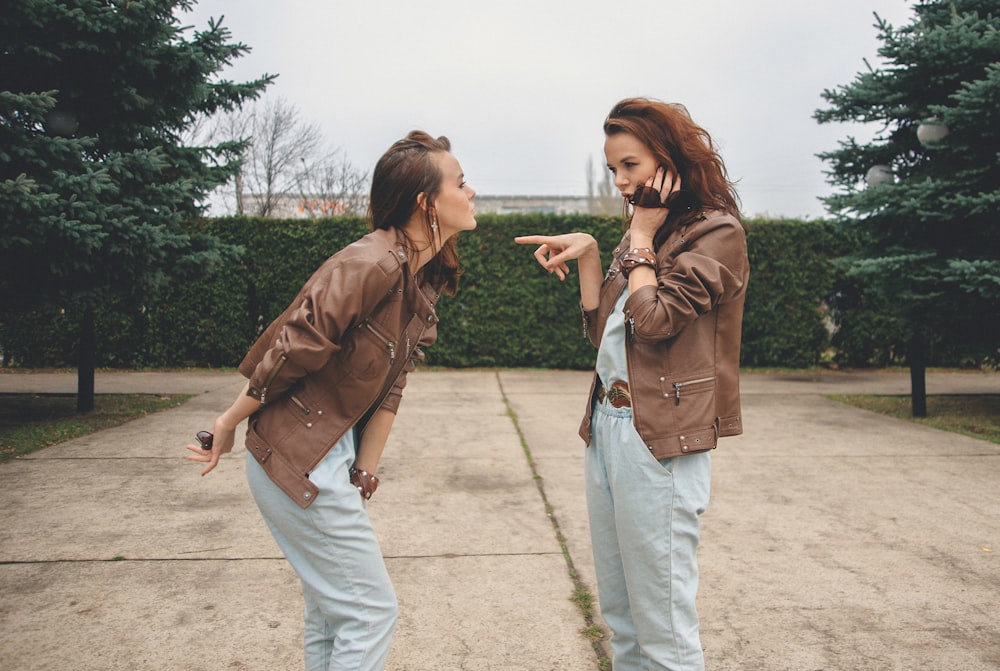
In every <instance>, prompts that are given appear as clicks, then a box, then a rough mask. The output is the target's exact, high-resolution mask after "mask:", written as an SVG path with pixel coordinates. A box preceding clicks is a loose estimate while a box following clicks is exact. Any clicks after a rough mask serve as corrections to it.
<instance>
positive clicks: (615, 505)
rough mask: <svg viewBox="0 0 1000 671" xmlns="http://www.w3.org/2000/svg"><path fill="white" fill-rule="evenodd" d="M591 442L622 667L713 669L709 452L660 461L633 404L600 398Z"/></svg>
mask: <svg viewBox="0 0 1000 671" xmlns="http://www.w3.org/2000/svg"><path fill="white" fill-rule="evenodd" d="M591 428H592V430H593V433H592V437H591V443H590V447H588V448H587V452H586V481H587V485H586V486H587V509H588V512H589V514H590V533H591V541H592V544H593V549H594V565H595V569H596V571H597V592H598V598H599V600H600V606H601V615H602V616H603V617H604V621H605V622H607V623H608V626H609V627H611V630H612V636H611V647H612V650H613V651H614V669H615V671H654V670H656V671H660V670H665V669H669V670H670V671H703V669H704V668H705V660H704V656H703V654H702V650H701V639H700V637H699V634H698V612H697V610H696V607H695V597H696V596H697V594H698V561H697V551H698V533H699V526H698V516H699V515H701V513H703V512H704V511H705V508H706V507H707V506H708V498H709V490H710V487H711V478H712V462H711V456H710V455H709V453H708V452H700V453H697V454H691V455H685V456H683V457H677V458H675V459H664V460H663V461H657V460H656V459H654V458H653V456H652V455H651V454H650V453H649V450H648V449H647V448H646V446H645V445H644V444H643V442H642V439H641V438H640V437H639V434H638V433H637V432H636V430H635V427H634V426H633V424H632V409H631V408H614V407H612V406H611V405H609V404H608V403H607V402H605V403H600V402H598V403H595V406H594V414H593V418H592V422H591Z"/></svg>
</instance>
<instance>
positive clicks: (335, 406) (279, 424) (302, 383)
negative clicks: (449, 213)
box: [239, 229, 439, 508]
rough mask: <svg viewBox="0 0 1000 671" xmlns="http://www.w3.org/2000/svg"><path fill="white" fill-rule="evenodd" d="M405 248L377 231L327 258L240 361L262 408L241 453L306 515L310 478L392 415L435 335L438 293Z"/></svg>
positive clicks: (253, 419)
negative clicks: (380, 415) (353, 436)
mask: <svg viewBox="0 0 1000 671" xmlns="http://www.w3.org/2000/svg"><path fill="white" fill-rule="evenodd" d="M403 243H404V241H403V240H402V237H401V236H400V235H399V234H397V233H396V231H395V230H394V229H393V230H389V231H374V232H372V233H369V234H367V235H365V236H364V237H363V238H361V239H360V240H358V241H356V242H354V243H352V244H350V245H348V246H347V247H345V248H344V249H342V250H341V251H339V252H337V253H336V254H334V255H333V256H332V257H330V258H329V259H327V260H326V262H325V263H323V265H322V266H320V267H319V269H318V270H316V272H315V273H314V274H313V275H312V277H311V278H310V279H309V280H308V281H307V282H306V283H305V285H304V286H303V287H302V289H301V291H300V292H299V294H298V296H296V298H295V300H293V301H292V303H291V304H290V305H289V306H288V308H287V309H286V310H285V311H284V312H283V313H282V314H281V315H280V316H279V317H278V318H277V319H275V320H274V322H272V323H271V325H270V326H268V328H267V329H266V330H265V331H264V333H263V334H262V335H261V336H260V338H258V339H257V342H256V343H254V345H253V346H252V347H251V348H250V351H249V352H248V353H247V355H246V357H245V358H244V359H243V361H242V363H241V364H240V367H239V370H240V373H242V374H243V376H244V377H246V378H248V379H249V381H250V384H249V392H248V393H249V395H251V396H253V397H254V398H256V399H258V400H259V401H260V405H261V407H260V409H259V410H258V411H257V412H255V413H254V414H253V415H252V416H251V417H250V420H249V423H248V424H249V425H248V428H247V437H246V446H247V449H248V450H249V451H250V453H251V454H252V455H253V456H254V457H255V458H256V459H257V461H258V463H260V464H261V466H262V467H263V468H264V470H265V471H266V472H267V474H268V476H270V478H271V479H272V480H273V481H274V482H275V484H277V485H278V486H279V487H281V489H282V490H283V491H284V492H285V493H286V494H287V495H288V496H289V497H291V499H292V500H293V501H295V502H296V503H297V504H298V505H300V506H301V507H303V508H305V507H307V506H309V505H310V504H311V503H312V502H313V501H314V500H315V498H316V495H317V494H318V489H317V488H316V486H315V485H314V484H313V483H311V482H310V481H309V473H310V472H311V471H312V470H313V469H314V468H315V467H316V466H317V464H319V462H320V461H321V460H322V459H323V457H324V456H325V455H326V454H327V452H328V451H329V450H330V448H331V447H333V445H334V444H336V443H337V441H338V440H340V438H342V437H343V436H344V434H345V433H346V432H347V431H349V430H351V429H352V428H354V429H356V430H357V431H358V432H359V434H358V435H360V431H361V430H363V428H364V425H365V423H366V422H367V420H368V418H369V417H370V416H371V414H372V413H373V412H374V411H375V410H376V409H378V408H386V409H388V410H391V411H392V412H395V411H396V409H397V408H398V407H399V402H400V399H401V396H402V391H403V387H404V386H405V385H406V374H407V372H409V371H410V370H412V369H413V360H414V359H421V358H422V357H423V352H422V351H421V350H420V349H419V348H420V347H426V346H428V345H430V344H431V343H433V342H434V340H435V339H436V338H437V315H436V314H435V312H434V306H435V304H436V303H437V299H438V296H439V294H438V292H437V291H435V290H434V289H433V288H431V287H429V286H427V285H420V284H419V283H418V282H417V281H416V280H415V279H414V277H413V275H412V273H411V272H410V266H409V262H408V260H407V253H406V248H405V246H404V244H403Z"/></svg>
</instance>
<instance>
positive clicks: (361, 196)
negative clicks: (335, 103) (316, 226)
mask: <svg viewBox="0 0 1000 671" xmlns="http://www.w3.org/2000/svg"><path fill="white" fill-rule="evenodd" d="M205 132H207V133H208V134H209V135H210V136H211V137H212V139H213V140H215V141H237V140H240V139H245V138H249V140H250V144H249V149H248V150H247V152H246V154H245V155H244V156H243V165H242V168H241V169H240V171H239V172H238V173H237V175H236V177H235V178H234V180H233V181H232V182H231V183H230V184H228V185H226V187H224V190H223V191H222V192H220V193H219V194H216V197H215V198H214V199H213V202H212V209H213V210H215V211H221V212H224V213H235V214H247V215H251V216H258V217H281V216H306V217H318V216H330V215H334V214H348V213H355V214H357V213H363V212H364V210H365V209H366V208H367V186H368V175H367V173H366V172H363V171H360V170H358V169H357V168H355V167H354V166H353V165H351V163H350V162H349V161H348V160H347V158H346V156H344V154H343V152H342V151H341V150H339V149H329V148H328V146H327V144H326V141H325V139H324V137H323V133H322V130H321V129H320V127H319V125H318V124H316V123H315V122H310V121H307V120H305V119H303V118H302V115H301V113H300V112H299V110H298V108H296V107H295V106H294V105H292V104H290V103H289V102H288V101H287V100H285V99H284V98H265V99H262V100H260V101H257V102H255V103H252V104H250V105H247V106H246V107H244V108H242V109H240V110H235V111H233V112H230V113H228V114H225V115H222V116H220V117H218V118H216V119H214V125H213V126H212V127H211V129H209V130H207V131H205Z"/></svg>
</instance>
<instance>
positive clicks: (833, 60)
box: [182, 0, 912, 217]
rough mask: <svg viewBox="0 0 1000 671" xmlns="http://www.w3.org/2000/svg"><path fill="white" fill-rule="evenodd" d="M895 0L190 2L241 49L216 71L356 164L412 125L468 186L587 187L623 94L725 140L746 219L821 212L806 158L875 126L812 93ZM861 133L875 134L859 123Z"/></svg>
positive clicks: (843, 68)
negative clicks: (453, 159)
mask: <svg viewBox="0 0 1000 671" xmlns="http://www.w3.org/2000/svg"><path fill="white" fill-rule="evenodd" d="M911 6H912V3H911V2H907V1H906V0H687V1H686V2H677V1H675V0H657V1H655V2H654V1H648V0H633V1H632V2H628V3H619V2H608V1H604V2H595V1H594V0H488V1H487V0H482V1H481V0H464V1H462V2H459V1H457V0H421V1H414V0H284V1H283V2H276V1H275V0H199V3H198V5H197V6H196V9H195V12H194V13H190V14H186V15H184V16H183V17H182V20H183V23H185V24H191V25H194V26H196V27H204V26H205V25H206V24H207V21H208V17H210V16H211V17H216V18H218V17H219V16H222V15H224V16H225V19H224V21H223V25H225V26H227V27H228V28H229V29H230V31H231V32H232V38H233V40H235V41H239V42H243V43H245V44H246V45H248V46H250V47H251V48H252V51H251V53H250V54H248V55H247V56H245V57H243V58H241V59H239V60H238V61H237V62H236V63H235V65H234V66H233V67H232V68H231V69H229V70H227V71H226V72H225V73H224V74H225V76H227V77H229V78H233V79H237V80H247V79H251V78H253V77H256V76H258V75H260V74H263V73H270V74H278V75H279V77H278V80H277V82H276V83H275V84H274V85H273V86H272V87H271V88H270V89H269V95H271V96H280V97H283V98H285V99H286V100H287V101H288V102H290V103H291V104H293V105H294V106H296V107H297V108H298V109H299V110H300V112H301V114H302V116H303V117H304V118H305V119H307V120H310V121H315V122H317V123H319V124H320V126H321V127H322V129H323V131H324V133H325V134H326V136H327V139H328V140H329V142H330V143H331V145H333V146H338V147H340V148H342V149H343V151H344V152H345V154H346V156H347V158H348V159H349V160H350V161H351V163H353V164H354V165H355V166H358V167H359V168H362V169H365V170H369V171H370V170H371V168H372V167H373V166H374V164H375V161H376V160H378V157H379V156H380V155H381V154H382V152H384V151H385V149H386V148H388V146H389V145H390V144H392V142H394V141H395V140H396V139H398V138H400V137H402V136H403V135H405V134H406V133H407V132H408V131H410V130H412V129H415V128H420V129H423V130H426V131H427V132H429V133H432V134H434V135H447V136H448V137H449V138H450V139H451V141H452V149H453V152H454V153H455V155H456V156H457V157H458V159H459V161H460V162H461V164H462V167H463V169H464V170H465V173H466V177H467V179H468V181H469V183H470V184H471V185H472V186H473V187H474V188H476V189H477V190H478V191H479V193H481V194H491V195H585V194H586V191H587V175H586V173H587V160H588V157H592V158H593V160H594V162H595V164H596V165H597V166H599V167H601V168H603V166H604V156H603V151H602V147H603V135H602V132H601V124H602V122H603V120H604V117H605V116H606V115H607V113H608V110H610V108H611V106H612V105H613V104H614V103H615V102H617V101H618V100H620V99H621V98H624V97H628V96H636V95H641V96H650V97H654V98H658V99H660V100H666V101H670V102H680V103H683V104H684V105H686V106H687V108H688V110H689V111H690V112H691V115H692V116H693V117H694V119H695V121H697V122H698V123H699V124H701V125H702V126H704V127H705V128H706V129H707V130H708V131H709V133H711V134H712V136H713V138H714V139H715V141H716V142H717V144H718V145H719V147H720V150H721V153H722V156H723V159H724V160H725V162H726V165H727V167H728V169H729V173H730V177H731V178H733V179H734V180H736V181H737V182H738V190H739V193H740V196H741V198H742V201H743V210H744V213H745V214H746V215H748V216H756V215H764V214H766V215H772V216H786V217H821V216H823V215H824V210H823V207H822V204H821V203H820V202H819V201H818V200H817V198H818V197H819V196H823V195H827V194H829V192H830V189H829V187H828V186H827V184H826V181H825V177H824V174H823V170H824V169H825V164H824V163H823V162H822V161H820V160H819V159H818V158H816V156H815V155H816V154H817V153H818V152H821V151H826V150H829V149H834V148H836V146H837V141H838V140H840V139H843V138H845V137H847V136H848V135H849V134H855V135H858V136H861V137H867V136H869V135H870V134H871V132H872V131H870V130H867V129H863V128H857V127H848V126H844V125H838V124H833V125H823V126H820V125H819V124H817V123H816V122H815V121H814V120H813V118H812V114H813V112H814V111H815V110H816V109H817V108H820V107H825V103H824V101H823V100H822V99H821V98H820V93H821V92H822V91H823V90H824V89H826V88H836V87H837V86H841V85H844V84H848V83H850V82H851V81H852V80H853V79H854V77H855V75H856V74H857V73H858V72H860V71H862V70H863V69H864V68H865V64H864V60H863V59H865V58H867V59H868V60H869V61H870V62H871V63H872V64H873V66H877V64H879V63H880V62H881V61H880V60H879V59H878V57H877V49H878V46H879V41H878V39H877V31H876V29H875V28H874V25H873V24H874V22H875V18H874V15H873V12H877V13H878V14H879V15H880V16H882V17H883V18H885V19H887V20H888V21H889V22H890V23H892V24H893V25H896V26H900V25H904V24H906V23H909V22H910V20H911V17H912V10H911ZM872 130H874V129H872Z"/></svg>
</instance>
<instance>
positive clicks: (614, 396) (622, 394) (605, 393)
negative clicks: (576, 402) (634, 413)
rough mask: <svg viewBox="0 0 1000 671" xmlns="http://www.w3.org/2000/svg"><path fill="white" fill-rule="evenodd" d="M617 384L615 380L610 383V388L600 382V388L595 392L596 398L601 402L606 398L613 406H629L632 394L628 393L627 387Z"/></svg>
mask: <svg viewBox="0 0 1000 671" xmlns="http://www.w3.org/2000/svg"><path fill="white" fill-rule="evenodd" d="M618 384H619V383H617V382H616V383H615V384H613V385H611V388H610V389H608V388H607V387H605V386H604V385H603V384H602V385H601V388H600V390H599V391H598V392H597V399H598V400H599V401H600V402H601V403H604V400H605V399H607V401H608V403H610V404H611V406H612V407H614V408H624V407H626V406H627V407H631V406H632V395H631V394H630V393H629V391H628V388H627V387H623V386H616V385H618Z"/></svg>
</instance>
